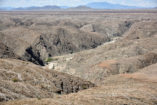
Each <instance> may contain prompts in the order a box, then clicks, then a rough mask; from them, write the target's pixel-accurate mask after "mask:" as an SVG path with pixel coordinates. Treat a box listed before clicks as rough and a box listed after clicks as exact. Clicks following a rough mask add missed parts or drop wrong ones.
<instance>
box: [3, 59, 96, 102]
mask: <svg viewBox="0 0 157 105" xmlns="http://www.w3.org/2000/svg"><path fill="white" fill-rule="evenodd" d="M93 86H94V84H92V83H91V82H87V81H84V80H82V79H80V78H76V77H73V76H70V75H67V74H63V73H58V72H55V71H52V70H47V69H43V68H41V67H39V66H36V65H34V64H32V63H29V62H24V61H19V60H15V59H0V101H8V100H13V99H21V98H52V97H54V96H56V95H58V94H68V93H73V92H78V91H79V90H82V89H87V88H89V87H93Z"/></svg>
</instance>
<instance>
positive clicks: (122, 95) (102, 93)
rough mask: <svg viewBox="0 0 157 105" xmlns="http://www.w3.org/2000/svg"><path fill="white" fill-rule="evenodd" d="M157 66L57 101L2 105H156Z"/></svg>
mask: <svg viewBox="0 0 157 105" xmlns="http://www.w3.org/2000/svg"><path fill="white" fill-rule="evenodd" d="M156 68H157V64H154V65H151V66H148V67H146V68H144V69H142V70H139V72H137V73H133V74H123V75H115V76H111V77H108V78H106V80H105V81H104V82H103V84H102V85H101V86H99V87H95V88H91V89H87V90H83V91H80V92H78V93H74V94H69V95H63V96H59V97H56V98H54V99H41V100H39V99H22V100H15V101H11V102H7V103H4V104H2V105H24V104H28V105H45V104H46V105H80V104H81V105H104V104H105V105H129V104H132V105H156V104H157V89H156V87H157V78H156V75H157V71H156Z"/></svg>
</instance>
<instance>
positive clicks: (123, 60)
mask: <svg viewBox="0 0 157 105" xmlns="http://www.w3.org/2000/svg"><path fill="white" fill-rule="evenodd" d="M156 29H157V22H156V21H152V22H148V21H146V22H138V23H135V24H133V25H132V26H131V27H130V29H129V30H128V31H127V32H126V33H125V34H124V35H123V37H119V39H117V40H115V41H112V42H109V43H106V44H104V45H101V46H99V47H98V48H96V49H91V50H87V51H82V52H79V53H75V54H70V55H67V56H63V57H62V56H61V57H60V56H59V57H54V59H55V60H53V61H52V62H51V63H50V64H49V66H51V65H53V66H51V68H52V67H53V68H52V69H54V70H56V71H61V72H65V73H68V74H71V75H75V76H77V77H81V78H83V79H86V80H89V81H92V82H93V83H97V84H99V83H100V84H101V81H103V80H104V79H105V78H106V77H107V76H110V75H115V74H119V73H132V72H136V71H137V70H138V69H141V68H144V67H145V66H149V65H151V64H154V63H157V46H156V45H157V31H156ZM95 74H97V75H95Z"/></svg>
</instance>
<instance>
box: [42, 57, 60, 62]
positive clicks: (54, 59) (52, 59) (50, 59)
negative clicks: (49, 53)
mask: <svg viewBox="0 0 157 105" xmlns="http://www.w3.org/2000/svg"><path fill="white" fill-rule="evenodd" d="M57 60H58V59H57V58H47V59H46V60H45V62H47V63H48V62H52V61H57Z"/></svg>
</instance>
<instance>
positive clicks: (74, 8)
mask: <svg viewBox="0 0 157 105" xmlns="http://www.w3.org/2000/svg"><path fill="white" fill-rule="evenodd" d="M91 9H92V8H90V7H88V6H82V5H81V6H77V7H71V8H68V10H91Z"/></svg>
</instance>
